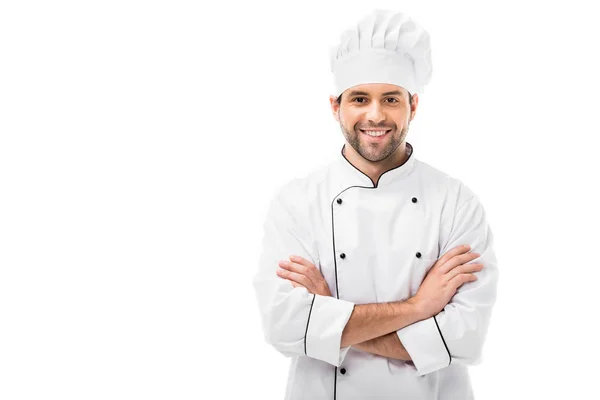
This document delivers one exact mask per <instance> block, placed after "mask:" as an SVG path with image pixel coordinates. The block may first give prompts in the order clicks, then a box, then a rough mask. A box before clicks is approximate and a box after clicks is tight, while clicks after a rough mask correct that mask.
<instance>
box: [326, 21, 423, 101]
mask: <svg viewBox="0 0 600 400" xmlns="http://www.w3.org/2000/svg"><path fill="white" fill-rule="evenodd" d="M330 66H331V71H332V73H333V76H334V92H335V96H336V97H337V96H339V95H340V94H341V93H343V92H344V91H345V90H346V89H349V88H351V87H353V86H356V85H361V84H365V83H389V84H394V85H397V86H401V87H403V88H405V89H406V90H408V91H409V92H410V93H411V94H412V93H422V92H423V90H424V88H425V85H427V84H428V83H429V81H430V79H431V75H432V63H431V42H430V38H429V34H428V33H427V32H426V31H425V30H424V29H423V28H422V27H421V26H419V25H418V24H417V23H416V22H415V21H414V20H413V19H411V18H410V17H409V16H407V15H406V14H403V13H401V12H393V11H388V10H375V11H373V12H372V13H371V14H369V15H367V16H366V17H364V18H363V19H362V20H361V21H359V22H358V24H356V26H353V27H352V28H351V29H348V30H346V31H345V32H344V33H343V34H342V35H341V36H340V41H339V43H338V44H337V45H336V46H333V47H331V48H330Z"/></svg>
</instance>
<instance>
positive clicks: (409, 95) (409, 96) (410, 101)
mask: <svg viewBox="0 0 600 400" xmlns="http://www.w3.org/2000/svg"><path fill="white" fill-rule="evenodd" d="M407 92H408V104H412V94H410V92H409V91H408V90H407ZM342 94H344V93H341V94H340V95H339V97H338V98H337V100H336V102H337V103H338V105H340V104H342Z"/></svg>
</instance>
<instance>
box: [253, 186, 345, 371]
mask: <svg viewBox="0 0 600 400" xmlns="http://www.w3.org/2000/svg"><path fill="white" fill-rule="evenodd" d="M297 182H298V181H297V180H296V181H292V183H288V184H287V185H285V186H284V187H283V189H282V190H280V191H279V193H278V194H277V195H276V196H275V197H274V198H273V199H272V200H271V203H270V206H269V209H268V211H267V216H266V220H265V222H264V235H263V240H262V252H261V255H260V260H259V268H258V272H257V273H256V275H255V276H254V279H253V286H254V290H255V292H256V297H257V300H258V306H259V309H260V314H261V320H262V321H261V322H262V327H263V330H264V337H265V340H266V341H267V343H269V344H270V345H272V346H273V347H275V349H277V350H278V351H279V352H280V353H282V354H283V355H285V356H288V357H289V356H298V355H305V356H308V357H312V358H316V359H318V360H322V361H325V362H327V363H329V364H332V365H335V366H340V365H341V363H342V361H343V360H344V357H345V356H346V354H347V352H348V350H349V347H345V348H340V344H341V338H342V331H343V330H344V327H345V326H346V323H347V322H348V319H349V318H350V314H352V310H353V308H354V304H353V303H351V302H348V301H344V300H339V299H336V298H334V297H329V296H321V295H313V294H311V293H309V292H308V291H307V290H306V289H305V288H303V287H298V288H294V287H293V286H292V284H291V283H290V281H288V280H287V279H283V278H280V277H279V276H277V274H276V271H277V269H278V268H279V265H278V262H279V260H289V256H290V255H298V256H301V257H303V258H305V259H307V260H309V261H311V262H312V263H313V264H315V266H317V268H318V267H319V261H318V257H317V254H316V251H315V248H314V240H313V238H312V237H311V233H310V232H311V229H310V227H309V226H306V225H307V224H308V223H309V219H308V212H307V211H306V210H307V209H308V205H307V204H305V203H306V201H305V200H302V199H303V198H305V197H306V194H305V193H304V197H303V193H301V190H295V189H293V188H294V184H295V185H297Z"/></svg>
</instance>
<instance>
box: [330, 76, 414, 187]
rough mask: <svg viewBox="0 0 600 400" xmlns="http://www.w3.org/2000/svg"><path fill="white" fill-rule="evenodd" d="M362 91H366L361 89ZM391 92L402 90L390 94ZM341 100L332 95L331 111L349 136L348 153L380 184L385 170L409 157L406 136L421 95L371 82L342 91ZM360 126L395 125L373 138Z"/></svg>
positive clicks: (348, 155) (358, 165)
mask: <svg viewBox="0 0 600 400" xmlns="http://www.w3.org/2000/svg"><path fill="white" fill-rule="evenodd" d="M359 92H362V93H363V94H361V93H359ZM389 92H399V93H394V94H386V93H389ZM341 97H342V99H341V103H339V104H338V102H337V97H335V96H330V97H329V102H330V104H331V111H332V113H333V116H334V118H335V119H336V121H338V123H339V124H340V129H341V131H342V134H343V135H344V137H345V138H346V143H347V144H348V145H347V146H345V147H344V156H345V157H346V158H347V159H348V161H350V162H351V163H352V164H353V165H354V166H356V167H357V168H358V169H359V170H361V171H362V172H364V173H365V174H366V175H367V176H369V177H370V178H371V180H372V181H373V183H374V184H377V182H378V180H379V177H380V176H381V174H383V173H384V172H385V171H387V170H389V169H392V168H394V167H397V166H398V165H401V164H402V163H403V162H404V161H406V158H407V155H406V141H405V140H406V136H407V134H408V129H409V127H410V122H411V121H412V120H413V119H414V117H415V114H416V112H417V107H418V105H419V95H418V94H416V93H414V94H412V95H410V96H409V92H408V91H407V90H406V89H404V88H403V87H401V86H396V85H392V84H387V83H370V84H363V85H357V86H354V87H351V88H349V89H347V90H345V91H344V92H343V93H342V96H341ZM360 129H366V130H368V129H391V132H390V133H388V134H387V135H386V137H384V138H382V139H377V140H373V139H372V138H370V137H369V136H367V135H366V134H364V133H362V132H361V131H360Z"/></svg>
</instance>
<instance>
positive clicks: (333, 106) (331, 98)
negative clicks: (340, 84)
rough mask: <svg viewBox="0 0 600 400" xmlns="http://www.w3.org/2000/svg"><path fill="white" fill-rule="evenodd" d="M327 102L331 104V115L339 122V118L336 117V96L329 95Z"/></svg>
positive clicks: (338, 106)
mask: <svg viewBox="0 0 600 400" xmlns="http://www.w3.org/2000/svg"><path fill="white" fill-rule="evenodd" d="M329 103H330V104H331V112H332V113H333V117H334V118H335V120H336V121H337V122H340V118H339V117H338V112H339V110H340V105H339V104H338V103H337V97H336V96H329Z"/></svg>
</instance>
